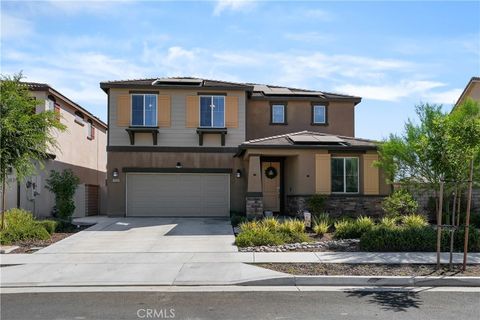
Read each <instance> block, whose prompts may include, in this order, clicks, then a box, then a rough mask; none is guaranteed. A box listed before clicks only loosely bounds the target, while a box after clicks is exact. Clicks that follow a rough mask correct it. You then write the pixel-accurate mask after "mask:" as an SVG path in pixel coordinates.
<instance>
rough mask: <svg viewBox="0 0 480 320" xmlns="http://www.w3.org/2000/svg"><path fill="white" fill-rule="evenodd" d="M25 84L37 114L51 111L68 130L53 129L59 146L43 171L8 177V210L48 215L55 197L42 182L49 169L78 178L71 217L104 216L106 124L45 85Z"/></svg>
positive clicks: (46, 177) (46, 162) (45, 164)
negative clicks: (18, 178) (36, 101)
mask: <svg viewBox="0 0 480 320" xmlns="http://www.w3.org/2000/svg"><path fill="white" fill-rule="evenodd" d="M24 84H25V85H26V86H28V89H29V90H30V93H31V95H32V97H34V98H35V99H37V100H39V101H40V102H39V104H38V106H37V109H36V112H37V113H38V112H43V111H45V110H54V111H55V112H57V113H58V116H59V119H60V121H61V123H63V124H64V125H66V127H67V129H66V130H65V131H64V132H58V131H56V130H55V133H54V135H55V136H56V142H57V145H58V147H57V148H56V149H53V150H51V154H50V156H49V158H48V159H45V161H44V168H41V166H39V165H38V166H37V167H38V172H37V175H35V176H31V177H28V178H27V179H26V180H25V181H17V180H16V178H15V175H14V174H11V175H10V176H9V177H8V188H7V204H6V206H7V209H8V208H15V207H18V208H23V209H26V210H30V211H32V212H33V213H34V215H35V216H48V215H50V214H51V212H52V209H53V207H54V205H55V197H54V194H53V193H51V192H50V191H49V190H48V189H46V188H45V184H46V181H45V180H46V179H48V177H49V176H50V170H56V171H62V170H63V169H71V170H72V171H73V172H74V174H75V175H76V176H78V177H79V178H80V186H79V187H78V189H77V192H76V194H75V206H76V208H75V213H74V216H86V215H94V214H100V213H105V210H106V203H105V202H106V164H107V157H106V144H107V125H106V124H105V123H104V122H103V121H101V120H100V119H98V118H97V117H95V116H94V115H93V114H91V113H90V112H88V111H87V110H85V109H84V108H82V107H81V106H80V105H78V104H76V103H75V102H73V101H72V100H70V99H69V98H67V97H66V96H64V95H63V94H61V93H60V92H58V91H57V90H55V89H54V88H52V87H50V86H49V85H48V84H44V83H31V82H26V83H24Z"/></svg>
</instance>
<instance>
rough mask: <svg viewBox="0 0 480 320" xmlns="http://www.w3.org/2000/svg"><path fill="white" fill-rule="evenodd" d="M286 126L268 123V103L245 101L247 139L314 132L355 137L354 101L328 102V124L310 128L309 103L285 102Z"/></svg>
mask: <svg viewBox="0 0 480 320" xmlns="http://www.w3.org/2000/svg"><path fill="white" fill-rule="evenodd" d="M285 102H286V103H287V108H286V120H287V124H286V125H283V124H270V117H271V113H270V101H268V100H248V102H247V140H251V139H257V138H263V137H269V136H274V135H279V134H285V133H291V132H298V131H304V130H309V131H316V132H322V133H329V134H335V135H343V136H349V137H354V136H355V110H354V108H355V107H354V103H353V102H330V103H329V105H328V106H327V123H328V124H327V125H312V104H311V102H310V101H308V100H305V101H296V100H293V101H288V100H285Z"/></svg>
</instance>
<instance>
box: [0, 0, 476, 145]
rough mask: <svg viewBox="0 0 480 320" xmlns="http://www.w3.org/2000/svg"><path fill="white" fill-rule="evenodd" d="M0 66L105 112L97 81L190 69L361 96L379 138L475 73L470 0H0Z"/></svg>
mask: <svg viewBox="0 0 480 320" xmlns="http://www.w3.org/2000/svg"><path fill="white" fill-rule="evenodd" d="M0 4H1V34H0V41H1V48H0V50H1V51H0V53H1V61H0V62H1V73H2V74H3V75H12V74H14V73H18V72H19V71H22V72H23V75H24V76H25V81H35V82H43V83H48V84H50V85H51V86H53V87H54V88H55V89H57V90H58V91H60V92H62V93H63V94H65V95H66V96H68V97H69V98H71V99H72V100H73V101H75V102H77V103H79V104H80V105H82V106H83V107H84V108H86V109H87V110H89V111H91V112H92V113H93V114H95V115H97V116H98V117H99V118H101V119H102V120H104V121H106V115H107V110H106V107H107V97H106V94H105V93H104V92H103V91H102V90H101V89H100V88H99V83H100V82H101V81H108V80H123V79H138V78H155V77H166V76H194V77H203V78H208V79H218V80H228V81H241V82H252V83H263V84H273V85H284V86H291V87H297V88H306V89H314V90H320V91H327V92H335V93H344V94H350V95H357V96H360V97H362V98H363V100H362V102H361V103H360V104H358V105H357V107H356V113H355V135H356V136H357V137H361V138H370V139H383V138H387V137H388V135H389V134H390V133H400V132H401V131H402V129H403V126H404V123H405V121H407V119H409V118H411V119H415V105H417V104H419V103H422V102H423V103H427V102H428V103H436V104H443V105H444V110H445V111H448V110H450V109H451V107H452V105H453V104H454V103H455V102H456V100H457V99H458V97H459V96H460V94H461V92H462V91H463V89H464V88H465V86H466V84H467V83H468V81H469V79H470V78H471V77H472V76H479V75H480V1H470V2H459V1H455V2H447V1H438V2H435V1H426V2H416V1H401V2H392V1H374V2H362V1H354V2H346V1H336V2H332V1H307V2H300V1H295V2H293V1H290V2H289V1H244V0H239V1H234V0H221V1H141V2H139V1H3V0H2V1H1V2H0Z"/></svg>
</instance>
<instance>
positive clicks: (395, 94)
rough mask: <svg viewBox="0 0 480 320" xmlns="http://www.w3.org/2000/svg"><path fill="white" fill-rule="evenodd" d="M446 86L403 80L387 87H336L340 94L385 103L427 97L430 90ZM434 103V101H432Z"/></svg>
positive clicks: (353, 85)
mask: <svg viewBox="0 0 480 320" xmlns="http://www.w3.org/2000/svg"><path fill="white" fill-rule="evenodd" d="M443 86H445V84H444V83H441V82H436V81H426V80H403V81H400V82H398V83H392V84H385V85H377V86H375V85H355V84H346V85H340V86H336V87H335V90H336V91H338V92H340V93H348V94H353V95H357V96H360V97H363V98H367V99H372V100H383V101H392V102H393V101H399V100H400V99H401V98H406V97H409V96H413V95H419V96H420V97H427V96H428V95H429V94H430V93H429V90H431V89H435V88H438V87H443ZM432 102H434V101H432Z"/></svg>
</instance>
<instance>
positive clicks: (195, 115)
mask: <svg viewBox="0 0 480 320" xmlns="http://www.w3.org/2000/svg"><path fill="white" fill-rule="evenodd" d="M198 99H199V98H198V96H187V106H186V110H185V112H186V116H185V127H187V128H197V127H198V126H199V124H200V121H199V117H200V115H199V113H200V111H199V102H198V101H199V100H198Z"/></svg>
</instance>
